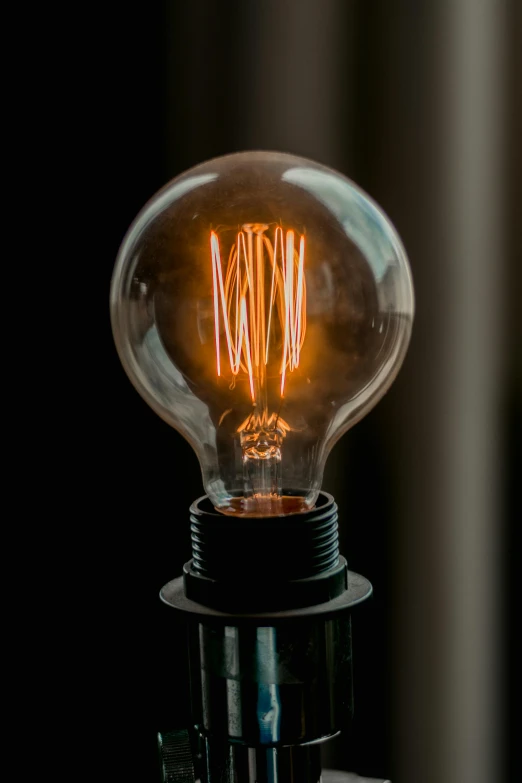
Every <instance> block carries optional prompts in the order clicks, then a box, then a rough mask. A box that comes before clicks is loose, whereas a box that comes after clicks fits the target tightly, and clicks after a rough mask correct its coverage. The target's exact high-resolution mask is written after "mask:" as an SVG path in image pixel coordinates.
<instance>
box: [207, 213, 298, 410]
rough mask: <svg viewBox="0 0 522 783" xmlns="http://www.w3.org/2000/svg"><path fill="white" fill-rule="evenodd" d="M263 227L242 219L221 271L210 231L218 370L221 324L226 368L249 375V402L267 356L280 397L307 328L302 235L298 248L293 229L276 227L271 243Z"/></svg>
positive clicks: (263, 376) (261, 382)
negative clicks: (278, 380)
mask: <svg viewBox="0 0 522 783" xmlns="http://www.w3.org/2000/svg"><path fill="white" fill-rule="evenodd" d="M268 228H269V227H268V226H266V225H264V224H260V223H253V224H245V225H244V226H243V227H242V230H241V231H239V232H238V235H237V239H236V242H235V244H234V245H233V246H232V249H231V251H230V254H229V256H228V262H227V264H226V268H225V270H224V271H223V264H222V260H221V250H220V245H219V239H218V236H217V234H216V233H215V232H214V231H212V232H211V234H210V248H211V256H212V281H213V293H214V331H215V340H216V362H217V374H218V375H219V376H220V375H221V371H222V368H221V358H220V340H221V338H220V333H221V331H222V328H221V325H223V327H224V333H225V340H226V344H227V352H228V359H229V367H230V371H231V372H232V374H233V375H238V374H239V373H240V372H241V371H242V372H243V373H245V374H247V375H248V379H249V385H250V394H251V397H252V401H253V402H255V401H256V397H257V396H259V395H260V394H261V393H262V391H263V387H264V385H265V383H266V376H267V370H266V367H267V365H268V364H269V363H270V362H271V360H273V361H274V363H275V364H276V365H277V366H278V371H279V373H280V375H281V386H280V393H281V396H283V394H284V390H285V380H286V373H287V372H292V370H295V369H296V367H298V366H299V358H300V352H301V348H302V345H303V342H304V338H305V333H306V283H305V276H304V258H305V240H304V236H301V237H300V239H299V250H298V251H297V249H296V248H295V234H294V232H293V231H292V230H288V231H286V236H285V232H284V230H283V229H282V228H280V227H278V228H276V230H275V235H274V241H273V243H272V242H271V241H270V239H269V237H268V236H267V234H266V232H267V231H268ZM278 355H279V356H280V360H279V359H278Z"/></svg>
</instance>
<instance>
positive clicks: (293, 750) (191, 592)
mask: <svg viewBox="0 0 522 783" xmlns="http://www.w3.org/2000/svg"><path fill="white" fill-rule="evenodd" d="M191 521H192V544H193V555H194V556H193V560H192V561H190V562H189V563H187V564H186V566H185V567H184V577H180V578H178V579H174V580H173V581H171V582H169V583H168V584H167V585H165V586H164V587H163V589H162V591H161V600H162V601H163V603H164V604H165V605H167V606H169V607H171V608H172V609H174V610H175V611H176V613H177V614H178V616H180V617H182V618H183V619H184V620H185V621H186V626H187V629H188V651H189V661H190V671H191V701H192V725H193V727H194V729H195V734H196V736H198V737H199V738H200V755H201V764H200V767H201V769H200V776H201V779H202V781H203V783H218V782H219V783H250V781H254V780H255V781H257V783H274V781H279V783H294V781H295V783H297V780H299V782H300V783H317V782H318V781H319V780H320V777H321V769H320V755H319V751H318V749H317V748H316V747H315V746H316V744H317V743H319V742H322V741H324V740H326V739H328V738H330V737H332V736H334V735H335V734H337V733H338V732H339V731H340V730H341V729H342V728H344V727H345V726H346V725H347V723H348V722H349V720H350V718H351V715H352V710H353V698H352V652H351V612H352V610H353V609H354V607H355V606H357V605H358V604H360V603H361V602H362V601H364V600H365V599H366V598H368V597H369V595H370V594H371V592H372V587H371V584H370V583H369V582H368V580H367V579H365V578H364V577H362V576H360V575H359V574H355V573H352V572H349V571H348V570H347V565H346V561H345V560H344V558H342V557H340V555H339V550H338V539H337V507H336V505H335V502H334V500H333V498H332V497H331V496H329V495H326V493H322V494H321V496H320V498H319V501H318V507H317V508H315V509H313V510H312V511H310V512H305V513H303V514H293V515H291V516H289V517H288V518H287V517H278V518H276V519H274V518H268V519H266V520H265V519H259V518H244V517H242V518H239V519H234V518H232V519H231V518H230V517H226V516H224V515H222V514H219V513H217V512H215V511H214V510H213V509H212V508H211V507H209V506H208V503H207V499H206V498H203V499H200V500H199V501H197V502H196V503H195V504H193V506H192V507H191ZM231 536H232V538H231ZM299 536H301V538H299ZM294 773H295V774H294ZM296 774H297V777H296Z"/></svg>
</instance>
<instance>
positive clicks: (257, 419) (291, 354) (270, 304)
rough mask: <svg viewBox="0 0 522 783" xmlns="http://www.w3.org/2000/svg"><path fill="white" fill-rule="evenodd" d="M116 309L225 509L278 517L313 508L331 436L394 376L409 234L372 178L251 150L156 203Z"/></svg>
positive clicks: (407, 298) (403, 342)
mask: <svg viewBox="0 0 522 783" xmlns="http://www.w3.org/2000/svg"><path fill="white" fill-rule="evenodd" d="M111 308H112V324H113V330H114V336H115V341H116V345H117V348H118V352H119V355H120V358H121V361H122V363H123V365H124V367H125V369H126V371H127V373H128V375H129V377H130V379H131V381H132V382H133V384H134V385H135V386H136V388H137V389H138V391H139V392H140V394H141V395H142V396H143V397H144V398H145V400H146V401H147V402H148V403H149V405H150V406H151V407H152V408H153V409H154V410H155V411H156V412H157V413H158V414H159V415H160V416H161V417H162V418H163V419H164V420H165V421H166V422H168V423H169V424H170V425H172V426H173V427H174V428H175V429H177V430H178V431H179V432H180V433H181V434H182V435H183V436H184V437H185V438H186V439H187V440H188V441H189V443H190V444H191V445H192V446H193V448H194V450H195V451H196V454H197V456H198V458H199V462H200V465H201V470H202V475H203V484H204V486H205V490H206V492H207V493H208V495H209V497H210V499H211V501H212V503H213V504H214V506H215V508H216V509H217V510H219V511H221V512H223V513H225V514H236V515H245V516H276V515H281V514H288V513H295V512H300V511H304V510H307V509H310V508H312V507H313V505H314V503H315V501H316V499H317V495H318V493H319V490H320V488H321V481H322V476H323V469H324V464H325V461H326V458H327V456H328V454H329V452H330V450H331V448H332V446H333V445H334V443H335V442H336V441H337V440H338V439H339V437H340V436H341V435H342V434H343V433H344V432H346V430H347V429H348V428H349V427H351V426H352V425H353V424H355V423H356V422H357V421H358V420H359V419H361V417H362V416H364V415H365V414H366V413H367V412H368V411H369V410H370V408H372V407H373V406H374V405H375V403H376V402H377V401H378V400H379V399H380V398H381V397H382V395H383V394H384V393H385V392H386V390H387V389H388V388H389V386H390V384H391V383H392V381H393V379H394V378H395V376H396V374H397V372H398V370H399V367H400V365H401V363H402V361H403V358H404V355H405V352H406V349H407V346H408V342H409V338H410V332H411V325H412V319H413V310H414V299H413V288H412V282H411V274H410V270H409V266H408V261H407V258H406V254H405V252H404V249H403V246H402V244H401V241H400V239H399V237H398V236H397V233H396V231H395V230H394V228H393V226H392V225H391V223H390V221H389V220H388V218H387V217H386V216H385V215H384V214H383V212H382V211H381V209H380V208H379V207H378V206H377V205H376V204H375V203H374V202H373V201H372V200H371V199H370V198H369V197H368V196H367V195H366V194H365V193H363V191H362V190H361V189H360V188H358V187H357V186H356V185H354V184H353V183H352V182H351V181H350V180H348V179H347V178H345V177H344V176H342V175H341V174H339V173H337V172H335V171H333V170H331V169H328V168H326V167H324V166H322V165H320V164H318V163H314V162H312V161H309V160H305V159H302V158H298V157H294V156H292V155H286V154H280V153H273V152H244V153H238V154H235V155H228V156H225V157H221V158H216V159H214V160H210V161H207V162H206V163H203V164H201V165H199V166H196V167H195V168H193V169H191V170H189V171H187V172H185V173H184V174H182V175H181V176H179V177H177V178H176V179H174V180H172V182H170V183H169V184H168V185H166V186H165V187H164V188H163V189H162V190H161V191H159V193H157V194H156V195H155V196H154V197H153V198H152V200H151V201H149V202H148V204H147V205H146V206H145V207H144V209H143V210H142V211H141V212H140V214H139V215H138V216H137V218H136V219H135V221H134V223H133V224H132V226H131V227H130V229H129V231H128V233H127V236H126V237H125V239H124V241H123V244H122V246H121V249H120V252H119V255H118V259H117V262H116V267H115V271H114V276H113V281H112V289H111ZM173 472H174V464H173Z"/></svg>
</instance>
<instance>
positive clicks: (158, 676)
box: [71, 0, 522, 783]
mask: <svg viewBox="0 0 522 783" xmlns="http://www.w3.org/2000/svg"><path fill="white" fill-rule="evenodd" d="M520 21H521V4H520V3H519V2H517V0H511V1H508V0H499V1H498V2H495V0H476V1H474V0H443V1H442V2H435V0H433V1H431V0H388V2H384V0H376V1H374V2H362V0H361V1H360V2H359V1H353V2H350V0H346V2H343V1H342V0H280V1H279V2H277V0H264V1H261V0H257V1H255V0H243V1H242V2H239V0H238V1H237V2H226V0H222V1H221V2H219V0H215V1H214V2H212V0H207V1H204V0H190V2H189V0H183V2H157V3H140V4H136V5H135V6H131V4H125V5H123V4H122V5H121V6H120V7H119V8H116V7H115V6H112V7H111V8H110V9H108V10H107V9H106V10H105V11H104V12H103V13H102V12H100V13H99V14H97V13H95V12H93V13H92V14H91V15H88V14H87V15H86V16H85V17H81V18H80V17H78V20H77V21H76V22H75V24H74V29H75V31H76V32H78V33H79V34H80V35H81V40H82V53H81V57H80V59H81V60H82V67H81V69H80V71H81V75H80V76H79V83H78V84H76V86H75V90H76V92H78V91H79V92H81V96H82V99H81V107H82V110H81V114H80V117H79V119H78V124H79V130H80V136H79V138H81V139H82V141H81V144H82V145H85V148H86V154H85V156H84V157H83V158H82V155H81V154H80V159H83V160H84V177H85V179H86V181H87V182H89V183H90V185H91V190H90V197H89V199H88V205H89V208H88V209H87V208H86V209H85V210H83V211H82V215H81V220H80V219H79V223H81V235H82V240H81V241H83V237H85V238H86V240H85V241H86V243H88V244H89V247H90V245H92V248H90V250H89V253H90V256H91V260H90V264H91V269H92V275H93V278H95V279H96V281H99V282H98V283H97V285H98V287H100V286H101V289H103V290H101V294H102V296H101V298H102V299H103V296H104V295H105V292H106V293H107V299H105V300H103V302H102V305H101V310H100V312H99V313H97V315H96V317H97V318H98V317H99V320H100V321H103V320H105V321H106V324H107V330H106V335H105V338H104V340H103V346H104V350H105V351H106V352H107V363H106V365H105V364H104V367H103V372H100V374H99V376H98V378H97V382H96V389H95V392H94V393H95V396H96V398H97V401H98V407H97V410H98V411H99V415H97V417H96V425H97V426H96V428H95V431H94V435H93V437H94V439H95V440H96V457H95V459H94V464H93V465H92V470H93V472H94V473H95V475H96V482H95V485H96V491H97V494H99V498H100V500H99V502H97V503H96V504H95V505H96V507H97V510H98V513H97V514H95V515H94V517H93V518H92V520H91V522H90V524H89V529H88V533H86V537H85V541H86V546H87V547H88V551H89V556H90V569H92V573H93V574H94V575H95V579H96V584H97V586H98V589H97V590H96V592H95V595H96V601H95V603H94V604H93V606H92V608H91V611H90V620H91V628H90V632H89V644H88V649H89V651H90V653H89V659H90V665H89V666H88V667H86V669H85V670H84V671H83V672H82V671H79V672H77V677H78V678H79V679H80V681H81V680H82V679H84V675H85V681H84V683H83V684H84V685H85V684H86V685H87V690H88V691H90V690H91V685H92V686H94V688H95V689H94V691H92V694H91V695H94V694H95V700H96V705H97V706H96V715H97V718H96V720H95V721H94V723H93V725H92V738H91V743H90V747H91V750H92V751H93V752H94V753H95V754H96V753H98V751H99V752H100V753H102V752H103V747H102V746H104V745H105V744H106V742H107V740H106V735H105V734H103V733H102V729H104V728H107V729H108V730H110V728H111V727H112V726H114V727H115V728H116V729H117V731H118V732H121V736H122V739H118V740H117V741H116V743H115V746H113V751H114V752H113V753H112V754H111V756H110V757H109V759H108V760H107V761H106V762H104V763H105V770H106V773H104V774H101V775H100V776H97V778H98V779H101V780H105V779H107V780H108V779H117V778H118V775H117V772H116V770H117V768H118V765H119V763H120V762H119V759H120V758H121V757H122V754H123V755H124V756H125V758H126V759H128V761H126V763H125V765H126V774H125V775H124V779H125V780H127V781H140V782H141V781H143V782H144V781H146V780H155V774H156V769H155V732H156V730H157V729H158V728H159V727H160V726H161V725H165V723H169V722H171V723H172V724H176V723H182V722H184V721H186V710H187V694H186V674H185V672H184V670H183V656H184V647H183V642H182V639H181V637H180V636H176V634H175V633H172V632H171V631H170V630H169V623H168V621H169V620H170V616H167V618H165V615H164V612H163V611H162V607H161V606H160V604H159V601H158V597H157V596H158V592H159V589H160V588H161V586H162V585H163V584H164V583H165V582H167V581H168V580H170V579H171V578H173V577H174V576H177V575H178V574H179V573H180V571H181V567H182V564H183V563H184V562H185V561H186V560H188V559H189V557H190V546H189V526H188V515H187V509H188V507H189V505H190V503H191V502H192V500H194V499H195V498H196V497H198V496H199V495H201V494H202V493H203V488H202V485H201V478H200V472H199V466H198V463H197V460H196V457H195V455H194V454H193V452H192V451H191V449H190V447H189V446H188V445H187V444H186V443H185V442H184V440H183V439H182V438H181V437H180V436H179V435H178V434H177V433H176V432H174V431H173V430H171V429H170V428H169V427H168V426H167V425H166V424H164V423H163V422H162V421H160V419H159V418H158V417H157V416H156V415H155V414H154V413H153V412H152V411H151V410H149V408H148V407H147V406H146V404H145V403H144V402H143V401H142V400H141V398H140V397H139V396H138V394H137V393H136V392H135V391H134V389H133V387H132V386H131V384H130V382H129V381H128V380H127V378H126V376H125V374H124V372H123V370H122V368H121V366H120V364H119V361H118V358H117V355H116V352H115V349H114V347H113V345H112V339H111V336H110V331H109V321H108V288H109V281H110V276H111V273H112V267H113V263H114V259H115V256H116V253H117V250H118V247H119V244H120V242H121V240H122V238H123V236H124V234H125V231H126V229H127V227H128V225H129V224H130V222H131V221H132V219H133V218H134V216H135V214H136V213H137V211H138V210H139V209H140V208H141V206H142V205H143V203H144V202H145V201H146V200H147V199H148V198H149V197H150V196H151V195H153V193H154V192H155V191H156V190H157V189H158V188H159V187H161V186H162V185H163V184H164V183H165V182H167V181H168V180H169V179H170V178H172V177H174V176H175V175H177V174H178V173H180V172H182V171H184V170H185V169H187V168H188V167H190V166H192V165H194V164H197V163H199V162H201V161H203V160H205V159H208V158H210V157H213V156H217V155H222V154H225V153H229V152H234V151H239V150H245V149H274V150H281V151H286V152H291V153H296V154H300V155H304V156H306V157H310V158H313V159H316V160H318V161H321V162H322V163H325V164H327V165H330V166H332V167H334V168H336V169H338V170H340V171H342V172H343V173H345V174H347V175H348V176H349V177H351V178H352V179H354V180H355V181H356V182H357V183H358V184H360V185H361V186H362V187H363V188H364V189H365V190H366V191H367V192H368V193H370V195H371V196H373V197H374V198H375V199H376V201H377V202H378V203H380V204H381V205H382V206H383V208H384V209H385V210H386V212H387V213H388V214H389V216H390V217H391V219H392V221H393V222H394V224H395V225H396V227H397V229H398V231H399V233H400V235H401V237H402V239H403V241H404V243H405V246H406V249H407V251H408V254H409V256H410V260H411V265H412V270H413V276H414V283H415V287H416V297H417V314H416V321H415V324H414V332H413V338H412V344H411V348H410V351H409V354H408V356H407V359H406V362H405V365H404V368H403V370H402V371H401V373H400V375H399V377H398V379H397V381H396V382H395V384H394V386H393V387H392V390H391V391H390V392H389V393H388V395H387V396H386V397H385V399H384V400H383V401H381V403H380V404H379V406H378V407H377V408H376V410H375V411H373V412H372V413H371V414H370V415H369V416H368V417H367V418H366V419H365V420H364V421H363V422H361V423H360V424H358V425H357V426H356V427H355V428H354V430H353V431H351V432H349V433H348V434H347V435H346V436H345V437H344V438H343V439H342V441H341V442H340V443H339V444H338V445H337V446H336V447H335V449H334V451H333V453H332V455H331V457H330V459H329V463H328V467H327V472H326V476H325V480H324V485H323V486H324V488H325V489H327V490H329V491H331V492H333V493H334V494H335V496H336V499H337V501H338V503H339V505H340V508H341V518H342V519H343V531H342V551H343V553H344V554H345V555H346V556H347V558H348V561H349V564H350V567H351V568H352V569H353V570H356V571H359V572H361V573H363V574H364V575H365V576H367V577H368V578H369V579H370V580H371V581H372V583H373V585H374V591H375V592H374V597H373V599H372V601H371V603H370V604H368V605H367V606H366V607H365V608H364V609H363V610H361V612H360V613H359V614H358V615H357V616H356V619H355V623H354V656H355V661H354V665H355V699H356V713H355V722H354V727H353V730H352V734H351V736H350V737H349V738H348V740H344V739H343V740H341V741H338V740H336V741H335V742H333V743H332V744H331V747H329V748H328V749H327V750H326V751H325V762H326V764H327V765H329V766H334V767H338V768H344V769H350V770H353V771H357V772H358V773H359V774H365V775H368V776H372V775H373V776H378V775H382V776H389V777H391V778H392V780H394V781H395V783H442V782H443V781H444V783H495V781H500V780H503V779H504V776H506V779H507V776H508V774H509V779H511V780H516V779H520V777H521V769H522V765H521V759H520V754H519V751H518V748H517V747H516V740H517V736H516V734H515V720H514V719H515V711H516V709H517V694H518V693H519V681H518V677H519V674H518V669H519V667H518V661H519V659H520V654H521V651H520V642H519V641H518V640H517V639H516V634H515V630H513V629H516V628H517V626H518V624H519V621H520V608H519V605H518V602H517V600H516V598H515V597H513V596H514V595H515V594H516V592H517V591H516V587H517V574H518V571H519V564H520V558H519V554H518V549H517V545H518V541H519V535H518V527H517V524H516V523H517V522H520V519H521V518H522V511H521V505H520V493H519V489H518V483H519V474H520V468H521V465H522V454H521V426H520V424H521V405H520V403H521V400H522V385H521V355H522V344H521V339H520V336H521V329H520V323H519V309H520V308H519V301H520V295H521V294H522V286H521V276H520V269H521V265H522V258H521V253H520V248H521V240H520V218H521V203H522V193H521V190H520V181H521V177H522V172H521V167H520V146H521V145H520V138H521V137H522V125H521V112H520V102H519V101H517V97H518V89H519V78H520V64H521V63H520V51H521V49H522V46H521V39H520ZM71 35H72V33H71ZM71 40H72V43H71V48H72V49H74V36H72V38H71ZM103 280H105V284H104V283H103V282H102V281H103ZM104 285H105V289H104ZM105 307H106V309H105ZM91 317H94V316H93V315H92V313H91ZM93 350H94V349H93ZM98 361H101V360H98V359H97V360H96V364H97V363H98ZM86 426H87V425H86ZM89 434H91V435H92V433H89ZM166 620H167V622H166ZM115 748H116V750H115ZM124 748H125V750H124ZM107 765H108V766H107Z"/></svg>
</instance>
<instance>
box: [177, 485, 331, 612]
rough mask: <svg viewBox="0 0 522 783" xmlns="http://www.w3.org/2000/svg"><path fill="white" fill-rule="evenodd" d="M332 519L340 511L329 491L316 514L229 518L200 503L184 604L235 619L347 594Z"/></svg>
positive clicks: (193, 511)
mask: <svg viewBox="0 0 522 783" xmlns="http://www.w3.org/2000/svg"><path fill="white" fill-rule="evenodd" d="M337 519H338V515H337V505H336V503H335V501H334V499H333V497H332V496H331V495H328V494H327V493H326V492H321V493H320V494H319V497H318V500H317V503H316V505H315V507H314V508H313V509H310V510H308V511H302V512H298V513H295V514H288V515H286V516H278V517H273V516H271V517H259V516H256V517H232V516H228V515H224V514H221V513H220V512H218V511H216V510H215V509H214V507H213V506H212V503H211V501H210V500H209V498H208V497H206V496H205V497H203V498H199V500H197V501H195V502H194V503H193V504H192V506H191V508H190V521H191V538H192V555H193V559H192V560H191V561H190V562H189V563H187V564H186V566H185V568H184V580H185V594H186V596H187V598H190V599H191V600H194V601H197V602H198V603H202V604H204V605H206V606H210V607H213V608H217V609H223V610H225V611H236V612H237V611H243V610H245V609H247V610H248V611H249V612H256V611H258V612H262V611H271V610H273V609H281V610H282V609H294V608H298V607H304V606H312V605H315V604H320V603H325V602H326V601H330V600H331V599H333V598H336V597H337V596H338V595H340V594H341V593H342V592H344V591H345V590H346V588H347V566H346V561H345V559H344V558H343V557H341V556H340V555H339V537H338V523H337Z"/></svg>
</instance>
